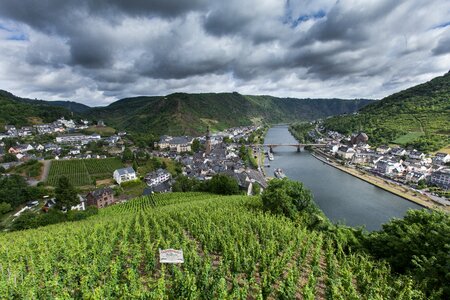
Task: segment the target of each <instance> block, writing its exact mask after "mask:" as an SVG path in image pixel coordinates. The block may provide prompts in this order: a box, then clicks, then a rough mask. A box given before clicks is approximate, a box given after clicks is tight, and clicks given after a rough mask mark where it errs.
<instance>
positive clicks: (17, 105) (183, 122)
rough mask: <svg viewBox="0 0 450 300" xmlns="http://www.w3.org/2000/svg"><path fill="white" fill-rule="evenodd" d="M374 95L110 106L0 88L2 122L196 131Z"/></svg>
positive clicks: (229, 96) (334, 108)
mask: <svg viewBox="0 0 450 300" xmlns="http://www.w3.org/2000/svg"><path fill="white" fill-rule="evenodd" d="M370 102H371V100H365V99H356V100H342V99H295V98H276V97H272V96H246V95H241V94H239V93H218V94H216V93H205V94H186V93H175V94H170V95H167V96H154V97H150V96H142V97H134V98H125V99H121V100H118V101H116V102H114V103H112V104H110V105H109V106H106V107H95V108H91V107H89V106H86V105H83V104H80V103H76V102H72V101H44V100H32V99H24V98H20V97H17V96H14V95H13V94H11V93H9V92H6V91H1V90H0V104H1V105H2V112H1V113H0V125H4V124H12V125H18V126H22V125H31V124H35V123H40V122H50V121H54V120H55V119H56V118H59V117H61V116H66V117H70V116H73V115H75V116H77V117H80V118H88V119H91V120H93V121H95V120H99V119H102V120H104V121H105V122H106V123H107V125H109V126H112V127H114V128H117V129H119V130H127V131H131V132H138V133H151V134H154V135H156V136H157V135H162V134H171V135H184V134H189V135H197V134H200V133H204V132H205V131H206V127H207V126H208V125H209V126H210V127H211V128H212V129H213V130H215V129H217V130H221V129H224V128H229V127H235V126H241V125H251V124H258V123H262V122H270V123H276V122H292V121H308V120H314V119H318V118H324V117H329V116H334V115H339V114H346V113H353V112H355V111H357V110H358V109H359V108H361V107H363V106H365V105H367V104H368V103H370Z"/></svg>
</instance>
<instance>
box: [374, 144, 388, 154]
mask: <svg viewBox="0 0 450 300" xmlns="http://www.w3.org/2000/svg"><path fill="white" fill-rule="evenodd" d="M390 150H391V147H389V146H387V145H381V146H379V147H377V149H376V151H377V152H378V153H380V154H386V153H388V152H389V151H390Z"/></svg>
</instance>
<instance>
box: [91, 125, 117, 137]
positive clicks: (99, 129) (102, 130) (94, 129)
mask: <svg viewBox="0 0 450 300" xmlns="http://www.w3.org/2000/svg"><path fill="white" fill-rule="evenodd" d="M86 131H87V132H88V133H98V134H100V135H101V136H111V135H113V134H115V133H116V130H115V129H114V128H112V127H109V126H91V127H89V128H88V129H86Z"/></svg>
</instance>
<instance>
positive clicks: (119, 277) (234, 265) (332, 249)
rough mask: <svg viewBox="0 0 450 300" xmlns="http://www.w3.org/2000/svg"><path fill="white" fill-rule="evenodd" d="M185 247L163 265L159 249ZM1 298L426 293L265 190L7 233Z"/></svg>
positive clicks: (108, 212) (0, 252)
mask: <svg viewBox="0 0 450 300" xmlns="http://www.w3.org/2000/svg"><path fill="white" fill-rule="evenodd" d="M160 248H161V249H165V248H175V249H183V252H184V259H185V263H184V264H180V265H161V264H160V263H159V261H158V260H159V257H158V249H160ZM0 298H1V299H55V298H60V299H70V298H75V299H325V298H327V299H360V298H361V299H420V298H421V294H420V293H419V292H417V291H414V290H413V287H412V286H411V282H410V281H407V280H406V281H400V280H399V279H395V278H393V277H391V275H390V271H389V268H388V267H387V266H386V265H384V264H380V263H377V262H374V261H372V260H370V259H369V258H368V257H365V256H362V255H348V254H345V253H344V251H342V247H341V244H340V242H339V241H336V240H335V239H332V238H331V237H328V236H326V235H324V234H323V233H320V232H315V231H308V230H307V229H305V228H302V227H301V226H298V225H295V224H294V223H293V222H292V221H290V220H288V219H286V218H283V217H279V216H274V215H272V214H267V213H264V212H262V210H261V206H260V201H259V199H258V198H256V197H253V198H252V197H245V196H227V197H223V196H222V197H221V196H217V195H209V194H200V193H188V194H176V193H174V194H170V195H162V196H158V197H157V198H155V199H152V198H149V197H143V198H138V199H135V200H132V201H129V202H127V203H125V204H122V205H116V206H112V207H110V208H106V209H104V210H102V211H101V212H100V214H99V215H97V216H95V217H92V218H91V219H88V220H84V221H80V222H77V223H71V224H63V225H54V226H48V227H45V228H41V229H36V230H29V231H23V232H15V233H6V234H5V233H3V234H0Z"/></svg>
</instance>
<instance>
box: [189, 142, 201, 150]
mask: <svg viewBox="0 0 450 300" xmlns="http://www.w3.org/2000/svg"><path fill="white" fill-rule="evenodd" d="M200 147H201V145H200V141H199V140H198V139H194V140H193V141H192V145H191V149H192V152H194V153H195V152H198V151H200Z"/></svg>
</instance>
